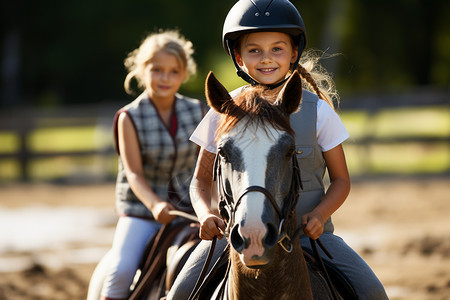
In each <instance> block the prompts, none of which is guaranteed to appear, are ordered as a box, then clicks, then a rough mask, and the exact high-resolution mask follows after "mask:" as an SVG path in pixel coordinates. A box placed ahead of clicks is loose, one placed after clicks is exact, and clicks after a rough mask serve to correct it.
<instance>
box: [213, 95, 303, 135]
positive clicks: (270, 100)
mask: <svg viewBox="0 0 450 300" xmlns="http://www.w3.org/2000/svg"><path fill="white" fill-rule="evenodd" d="M276 96H277V94H275V93H273V92H272V91H271V90H269V89H268V88H266V87H263V86H249V87H245V88H244V89H243V91H242V92H241V93H240V95H238V96H237V97H236V98H235V99H234V100H230V101H229V102H228V103H225V104H224V106H223V108H224V113H223V114H222V115H221V119H220V121H219V126H218V127H217V131H216V137H217V139H219V138H220V136H222V135H224V134H226V133H228V132H229V131H230V130H231V129H232V128H233V127H234V126H236V124H237V123H238V122H240V121H242V120H243V119H244V118H247V119H246V126H245V127H247V126H248V125H249V124H251V123H254V124H255V125H256V127H257V128H258V127H262V128H265V127H266V125H267V124H269V125H271V126H273V127H274V128H276V129H278V130H282V131H286V132H288V133H289V134H291V135H294V131H293V129H292V127H291V124H290V122H289V115H288V113H287V112H286V110H285V109H284V107H283V106H282V105H278V104H277V103H276V101H275V100H276Z"/></svg>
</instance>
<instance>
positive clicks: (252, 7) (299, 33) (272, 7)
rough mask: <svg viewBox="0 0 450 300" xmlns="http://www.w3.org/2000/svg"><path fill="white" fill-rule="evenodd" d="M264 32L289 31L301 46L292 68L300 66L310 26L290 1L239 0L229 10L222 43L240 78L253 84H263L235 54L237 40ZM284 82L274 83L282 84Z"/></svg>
mask: <svg viewBox="0 0 450 300" xmlns="http://www.w3.org/2000/svg"><path fill="white" fill-rule="evenodd" d="M260 31H276V32H284V33H287V34H289V35H290V36H291V37H292V38H293V40H294V43H295V44H296V45H298V56H297V60H296V61H295V63H294V64H293V67H292V70H295V69H296V68H297V65H298V62H299V60H300V56H301V55H302V52H303V49H304V48H305V45H306V29H305V24H304V23H303V19H302V17H301V15H300V13H299V12H298V10H297V8H296V7H295V6H294V5H293V4H292V3H291V2H289V1H288V0H239V1H238V2H237V3H236V4H235V5H234V6H233V7H232V8H231V9H230V11H229V12H228V15H227V17H226V19H225V22H224V24H223V33H222V43H223V47H224V48H225V51H226V52H227V53H228V54H229V55H231V58H232V59H233V63H234V66H235V67H236V72H237V74H238V76H239V77H241V78H242V79H244V80H245V81H247V82H248V83H250V84H252V85H257V84H259V83H258V82H256V81H255V80H254V79H253V78H251V77H250V75H248V74H247V73H245V72H244V71H243V70H242V69H241V67H240V66H239V65H238V64H237V62H236V57H235V56H234V51H233V48H234V45H235V42H236V41H237V40H238V39H239V38H240V37H241V36H242V35H244V34H247V33H250V32H260ZM283 82H284V81H282V82H280V83H278V84H274V85H270V86H269V87H270V88H275V87H277V86H280V85H281V84H282V83H283Z"/></svg>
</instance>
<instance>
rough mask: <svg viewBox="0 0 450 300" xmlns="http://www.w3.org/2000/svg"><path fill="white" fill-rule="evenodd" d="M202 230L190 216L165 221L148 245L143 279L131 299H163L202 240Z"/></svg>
mask: <svg viewBox="0 0 450 300" xmlns="http://www.w3.org/2000/svg"><path fill="white" fill-rule="evenodd" d="M193 225H194V226H193ZM198 231H199V228H198V226H196V225H195V222H192V221H188V220H180V221H178V222H171V223H170V224H168V225H163V226H162V227H161V229H160V230H159V231H158V233H157V234H156V236H155V237H154V238H153V239H152V240H150V242H149V244H148V246H147V248H146V251H145V253H144V255H143V259H142V262H141V267H140V275H139V279H138V280H137V282H136V283H135V284H134V287H133V288H132V293H131V295H130V297H129V298H128V299H130V300H143V299H155V300H156V299H158V300H159V299H160V298H162V297H164V296H165V295H166V291H168V290H169V289H170V287H171V286H172V284H173V282H174V281H175V278H176V276H177V275H178V273H179V272H180V270H181V268H182V267H183V265H184V263H185V262H186V260H187V258H188V257H189V255H190V254H191V252H192V251H193V249H194V248H195V246H197V244H198V243H199V242H200V238H199V234H198Z"/></svg>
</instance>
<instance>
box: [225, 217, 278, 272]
mask: <svg viewBox="0 0 450 300" xmlns="http://www.w3.org/2000/svg"><path fill="white" fill-rule="evenodd" d="M277 237H278V235H277V229H276V227H275V226H274V225H272V224H270V223H269V224H265V225H264V226H258V227H252V226H240V225H239V224H236V225H235V226H234V227H233V229H232V230H231V234H230V243H231V246H232V247H233V249H234V250H236V252H238V253H239V257H240V259H241V261H242V263H243V264H244V265H246V266H247V267H249V268H261V267H263V266H265V265H268V264H270V263H271V262H272V258H273V253H274V251H275V250H274V248H275V247H274V246H275V245H276V244H277Z"/></svg>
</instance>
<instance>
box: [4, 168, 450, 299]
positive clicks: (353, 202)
mask: <svg viewBox="0 0 450 300" xmlns="http://www.w3.org/2000/svg"><path fill="white" fill-rule="evenodd" d="M113 197H114V186H113V185H112V184H104V185H87V186H57V185H13V186H2V187H0V210H5V209H6V210H8V209H17V208H24V207H28V206H33V205H38V204H39V205H47V206H55V207H64V206H71V207H73V206H77V207H86V208H91V207H92V208H99V207H102V208H109V207H111V208H112V206H113V201H112V199H113ZM449 216H450V178H449V177H440V178H436V177H433V178H415V179H411V178H388V179H371V180H356V181H354V182H353V186H352V191H351V194H350V196H349V198H348V200H347V201H346V203H345V204H344V206H343V207H341V209H340V210H339V211H338V212H337V213H336V214H335V216H334V222H335V226H336V233H337V234H339V235H341V236H342V237H343V238H344V239H345V240H346V241H347V242H348V243H349V244H350V245H351V246H352V247H353V248H354V249H355V250H357V251H358V252H359V253H360V254H361V255H362V256H363V258H364V259H365V260H366V261H367V262H368V264H369V265H370V266H371V267H372V268H373V270H374V271H375V273H376V274H377V275H378V276H379V278H380V279H381V281H382V282H383V284H384V285H385V287H386V290H387V292H388V295H389V297H390V299H398V300H400V299H402V300H403V299H409V300H415V299H421V300H422V299H423V300H426V299H450V217H449ZM0 230H7V229H6V228H1V229H0ZM0 243H1V242H0ZM89 246H90V245H86V244H85V245H79V244H78V245H74V247H77V249H78V250H80V249H83V247H89ZM21 255H22V256H21V257H24V256H29V258H31V260H32V259H33V257H36V253H33V252H30V253H21ZM14 256H17V253H0V258H2V257H3V258H5V257H6V258H8V257H14ZM94 267H95V264H94V263H93V262H91V263H73V262H72V263H67V264H65V265H64V266H59V267H55V266H47V265H45V264H42V263H39V262H33V263H32V264H31V265H29V266H28V267H26V268H25V269H23V270H20V271H11V272H0V299H8V300H9V299H14V300H15V299H49V300H51V299H85V297H86V292H87V286H88V282H89V278H90V275H91V274H92V271H93V269H94Z"/></svg>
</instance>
